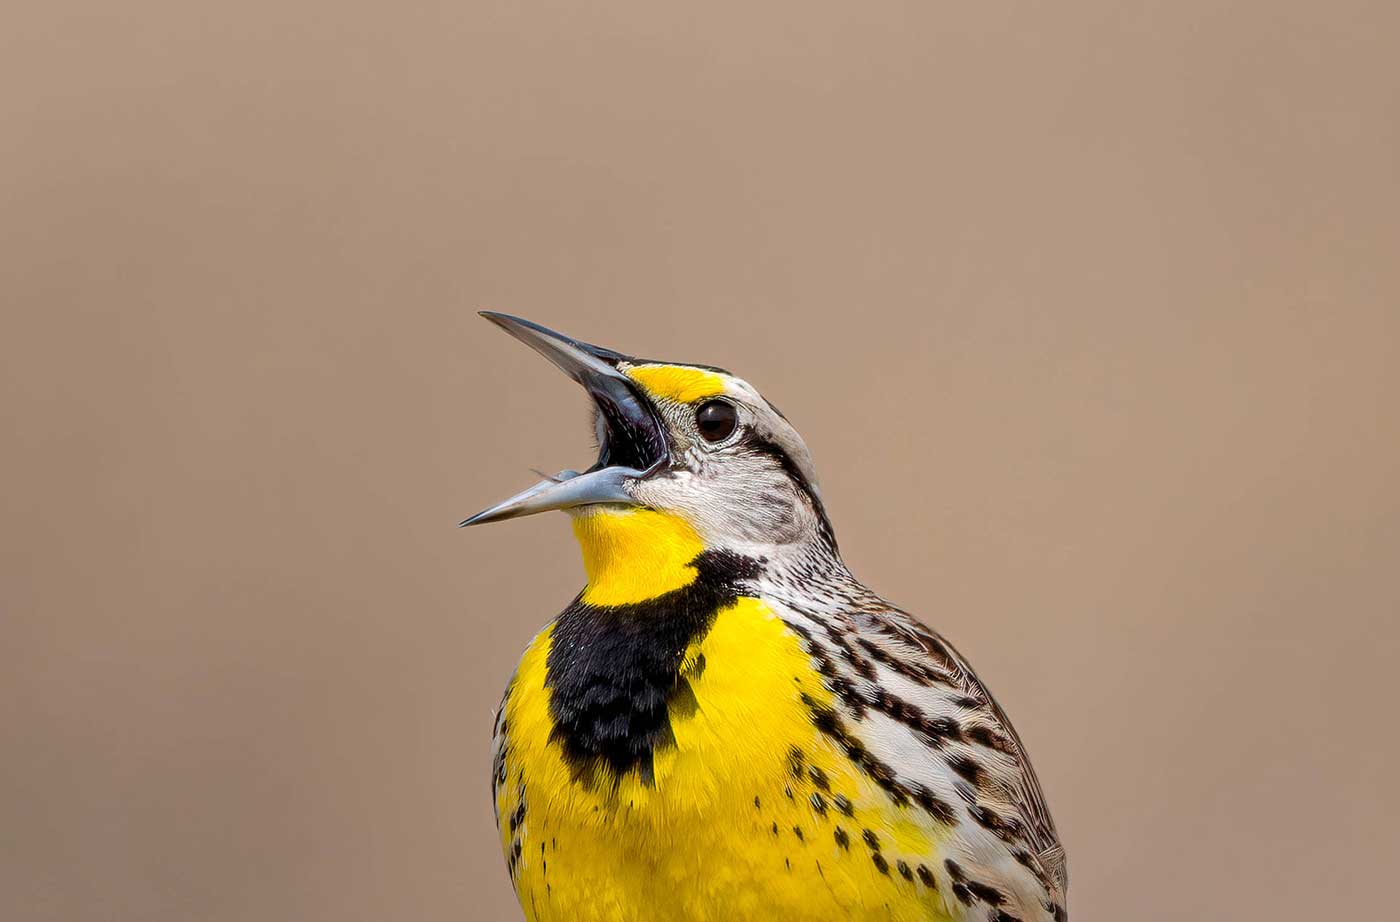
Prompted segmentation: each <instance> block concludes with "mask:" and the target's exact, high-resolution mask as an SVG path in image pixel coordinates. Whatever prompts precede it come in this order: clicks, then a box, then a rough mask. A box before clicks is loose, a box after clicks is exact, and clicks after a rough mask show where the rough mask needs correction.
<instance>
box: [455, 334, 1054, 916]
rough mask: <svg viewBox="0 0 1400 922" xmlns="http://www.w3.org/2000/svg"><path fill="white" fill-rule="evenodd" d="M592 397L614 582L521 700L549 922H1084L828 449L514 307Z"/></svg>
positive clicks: (514, 807) (500, 808)
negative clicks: (838, 519)
mask: <svg viewBox="0 0 1400 922" xmlns="http://www.w3.org/2000/svg"><path fill="white" fill-rule="evenodd" d="M488 316H489V317H490V319H492V320H493V321H494V322H496V323H498V324H500V325H501V326H502V327H503V328H505V329H506V330H507V331H508V332H510V333H511V334H512V335H514V336H516V337H517V338H520V339H522V340H523V341H525V342H527V343H529V344H530V345H531V346H532V347H534V348H536V349H537V350H539V351H540V352H541V353H543V354H544V355H546V356H548V357H549V358H550V359H551V361H553V362H554V363H555V364H557V365H559V367H560V368H562V369H564V370H565V371H566V372H568V373H569V374H570V375H571V376H573V377H574V378H575V380H577V381H579V383H581V384H583V385H584V387H586V388H587V389H588V390H589V393H590V394H591V395H592V396H593V398H594V401H595V405H596V407H597V409H598V413H599V419H598V432H599V439H600V457H599V461H598V464H597V465H595V466H594V467H593V468H592V469H590V470H589V471H587V472H585V473H582V474H579V473H576V472H573V471H564V472H561V473H560V474H559V475H558V476H557V477H553V478H547V479H546V480H545V481H543V482H542V483H540V484H537V485H536V486H535V487H532V488H530V489H528V490H526V491H524V492H522V493H520V494H518V495H517V496H515V497H513V498H511V499H509V500H506V501H505V502H504V503H500V504H498V505H497V506H495V507H492V508H490V509H488V510H486V511H484V512H482V513H480V514H478V515H477V516H474V517H472V518H471V519H469V520H468V521H467V522H466V523H464V524H475V523H477V522H483V521H494V520H497V519H501V518H511V517H514V516H517V515H526V514H530V513H532V512H539V511H544V510H546V509H566V510H568V511H569V512H570V514H571V516H572V517H573V520H574V534H575V535H576V537H577V538H578V541H579V545H580V547H581V549H582V551H583V563H584V569H585V571H586V573H587V577H588V580H587V584H586V586H585V587H584V589H583V591H582V592H581V593H580V594H579V596H578V598H577V599H575V600H574V602H573V603H572V604H571V605H569V606H568V608H567V609H566V610H565V611H564V612H563V613H562V614H561V615H559V617H558V618H556V619H555V620H554V621H553V622H552V623H551V624H550V625H549V627H547V628H546V629H545V630H544V631H542V632H541V633H540V634H539V635H538V636H537V637H536V638H535V640H534V641H533V642H532V643H531V645H530V647H529V649H528V650H526V652H525V655H524V657H523V658H522V659H521V662H520V665H519V668H518V669H517V671H516V674H515V676H514V678H513V679H512V680H511V682H510V685H509V686H508V688H507V690H506V695H505V698H504V700H503V702H502V705H501V708H500V711H499V712H498V714H497V719H496V726H495V733H494V750H493V760H492V794H493V797H494V799H495V804H494V806H495V809H496V818H497V824H498V827H499V830H500V836H501V846H502V848H503V850H504V852H505V855H506V863H507V867H508V870H509V872H510V876H511V880H512V882H513V884H514V886H515V888H516V892H517V895H518V896H519V899H520V903H521V906H522V907H523V908H524V911H525V916H526V918H527V919H528V920H529V922H758V920H765V922H766V920H783V922H843V920H848V922H954V920H956V922H1066V919H1067V913H1066V910H1065V907H1064V893H1065V887H1066V877H1065V870H1064V851H1063V849H1062V848H1061V847H1060V845H1059V841H1058V838H1057V836H1056V834H1055V829H1054V825H1053V823H1052V822H1051V820H1050V816H1049V812H1048V810H1047V809H1046V807H1045V802H1044V798H1043V796H1042V794H1041V792H1040V787H1039V783H1038V782H1037V781H1036V778H1035V775H1034V773H1033V772H1032V771H1031V768H1030V764H1029V762H1028V760H1027V759H1026V757H1025V753H1024V749H1023V747H1022V746H1021V743H1020V740H1019V739H1017V738H1016V735H1015V732H1014V730H1012V729H1011V726H1010V723H1009V722H1008V721H1007V720H1006V716H1005V714H1004V713H1003V712H1002V711H1001V709H1000V708H999V707H998V706H997V704H996V702H995V701H994V700H993V699H992V697H991V695H990V694H988V693H987V691H986V689H985V688H984V687H983V686H982V685H981V683H980V682H979V681H978V680H977V678H976V676H975V675H973V673H972V671H971V669H970V667H968V665H967V663H966V661H965V660H963V659H962V657H961V656H960V655H959V654H958V653H957V652H956V651H955V650H954V649H953V648H952V647H951V646H950V645H948V643H947V642H946V641H945V640H943V639H942V638H941V637H939V636H938V635H937V634H935V633H933V632H932V631H929V630H928V629H927V628H925V627H924V626H922V625H921V624H919V623H918V622H916V621H914V620H913V619H911V618H910V617H909V616H907V615H906V614H904V613H903V612H901V611H899V610H897V609H895V608H893V607H891V606H890V605H889V604H888V603H886V602H884V601H883V600H882V599H880V598H879V597H878V596H876V595H875V594H874V593H872V592H870V590H868V589H866V588H865V587H864V586H863V585H862V584H860V583H859V582H858V581H857V580H856V579H855V578H854V577H853V576H852V575H851V574H850V572H849V571H848V570H847V569H846V568H845V565H844V564H843V563H842V562H841V559H840V555H839V554H838V553H837V550H836V542H835V536H834V532H833V531H832V528H831V523H830V521H829V519H828V518H827V514H826V510H825V507H824V505H823V503H822V500H821V497H820V493H819V491H818V489H817V487H816V482H815V479H814V472H813V470H812V465H811V459H810V456H809V455H808V453H807V450H806V447H805V445H803V444H802V441H801V439H800V437H798V435H797V433H796V432H795V430H793V429H792V427H791V425H790V424H789V423H788V422H787V420H786V418H785V417H784V416H783V415H782V414H781V413H780V412H778V410H777V409H776V408H775V407H773V405H772V404H770V403H768V402H767V401H766V400H764V399H763V398H762V397H761V396H760V395H759V394H758V393H757V392H756V391H754V390H753V388H752V387H751V386H750V385H748V384H747V383H746V382H743V381H741V380H739V379H737V378H735V377H733V376H732V375H729V374H727V373H725V372H722V371H720V370H718V369H713V368H709V367H697V366H683V365H671V364H661V363H655V362H639V361H637V360H634V359H630V358H628V357H626V356H623V355H620V354H619V353H615V352H612V351H610V350H605V349H600V348H599V347H596V346H589V345H587V344H584V343H579V342H577V341H575V340H570V339H568V338H567V337H563V336H560V335H559V334H556V333H553V332H551V331H548V330H545V329H543V328H541V327H538V326H536V325H534V324H530V323H528V322H526V321H522V320H519V319H518V318H509V317H504V316H503V315H488Z"/></svg>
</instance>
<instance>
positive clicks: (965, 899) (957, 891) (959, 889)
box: [953, 884, 972, 906]
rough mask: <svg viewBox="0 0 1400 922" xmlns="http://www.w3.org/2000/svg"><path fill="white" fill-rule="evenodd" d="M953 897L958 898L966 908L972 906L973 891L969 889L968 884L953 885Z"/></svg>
mask: <svg viewBox="0 0 1400 922" xmlns="http://www.w3.org/2000/svg"><path fill="white" fill-rule="evenodd" d="M953 896H956V897H957V898H958V901H959V902H961V903H962V904H963V905H964V906H971V905H972V891H971V890H969V889H967V885H966V884H953Z"/></svg>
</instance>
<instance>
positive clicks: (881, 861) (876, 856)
mask: <svg viewBox="0 0 1400 922" xmlns="http://www.w3.org/2000/svg"><path fill="white" fill-rule="evenodd" d="M870 860H871V861H873V862H875V867H876V868H878V869H879V871H880V873H881V874H889V873H890V863H889V862H888V861H886V860H885V856H884V855H882V854H880V853H879V852H873V853H872V854H871V855H870Z"/></svg>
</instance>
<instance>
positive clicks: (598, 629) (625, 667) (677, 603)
mask: <svg viewBox="0 0 1400 922" xmlns="http://www.w3.org/2000/svg"><path fill="white" fill-rule="evenodd" d="M691 565H692V566H693V567H694V568H695V569H696V570H697V571H698V575H697V578H696V580H695V582H693V583H691V584H690V585H688V586H684V587H682V588H680V589H677V590H675V591H673V592H668V593H666V594H664V595H661V596H658V597H657V598H654V599H648V600H647V601H645V602H638V603H636V604H633V605H620V606H606V607H605V606H594V605H589V604H587V603H585V602H584V601H583V598H582V596H581V595H580V596H579V597H578V598H576V599H575V600H574V601H573V603H572V604H571V605H570V606H569V607H568V608H567V609H565V610H564V613H563V614H561V615H560V616H559V617H558V619H556V621H555V624H554V633H553V635H552V638H551V643H550V650H549V655H548V658H547V660H546V678H545V685H546V687H547V688H548V689H549V693H550V699H549V710H550V715H551V716H552V717H553V718H554V731H553V734H552V738H553V739H554V740H555V741H557V742H558V743H560V744H561V746H562V747H563V750H564V756H565V758H566V759H567V760H568V761H569V762H570V763H571V766H572V767H573V769H574V772H575V775H576V777H578V778H580V779H591V778H594V777H596V776H597V771H596V768H597V767H602V768H604V769H606V770H608V771H610V772H611V773H612V775H613V777H614V779H616V778H620V777H621V776H622V775H624V774H626V773H627V772H629V771H631V770H634V769H635V770H636V771H637V772H638V773H639V775H640V777H641V779H642V781H643V782H644V783H650V782H651V780H652V777H653V776H652V755H653V753H654V751H655V750H657V749H664V748H666V747H668V746H672V745H674V743H675V738H674V736H673V735H672V733H671V723H670V721H671V712H672V710H673V709H675V710H676V712H677V713H678V714H679V713H684V712H691V713H693V711H694V709H695V707H696V703H695V695H694V692H693V691H692V690H691V688H690V683H689V681H688V680H687V678H686V677H685V676H683V675H682V674H681V666H682V663H683V660H684V656H685V650H686V648H687V647H688V646H689V645H690V644H691V643H692V642H694V641H696V640H698V639H699V638H701V637H703V636H704V635H705V634H706V633H707V632H708V631H709V629H710V626H711V625H712V624H713V623H714V618H715V615H716V613H717V612H718V611H719V610H720V609H721V608H724V607H725V606H727V605H729V604H730V603H731V602H733V600H734V599H736V598H738V596H739V593H740V589H739V583H740V582H741V581H742V580H743V579H745V578H748V577H751V576H753V575H756V574H757V572H758V568H759V564H758V563H757V562H756V561H754V560H752V559H750V558H746V557H741V556H739V555H737V554H732V553H729V552H726V551H714V550H711V551H705V552H704V553H702V554H700V555H699V556H698V557H696V558H695V560H694V561H692V563H691Z"/></svg>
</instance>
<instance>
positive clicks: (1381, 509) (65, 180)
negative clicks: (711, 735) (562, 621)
mask: <svg viewBox="0 0 1400 922" xmlns="http://www.w3.org/2000/svg"><path fill="white" fill-rule="evenodd" d="M597 7H598V8H595V9H591V10H590V9H582V8H580V6H579V5H578V4H573V3H563V2H559V3H549V4H518V3H499V4H483V3H478V2H471V0H457V2H451V3H429V4H421V5H413V6H406V5H403V4H388V3H366V2H350V3H332V2H329V0H292V2H286V0H278V2H268V0H255V2H250V3H237V4H190V3H186V2H176V0H132V2H128V3H118V4H113V3H105V2H97V0H77V2H55V3H44V4H38V3H33V2H28V3H25V4H24V5H23V6H22V8H19V9H16V8H15V7H14V6H10V7H8V8H7V12H6V14H5V17H4V19H5V26H4V28H3V30H0V304H2V305H3V328H0V350H2V351H3V354H2V356H0V357H3V365H2V366H0V422H2V423H3V430H2V431H3V439H4V442H3V475H4V485H3V491H2V492H0V517H2V518H0V523H2V524H0V577H2V578H3V582H2V583H0V605H2V606H3V624H0V631H3V634H0V667H2V668H3V673H0V734H3V736H2V737H0V744H2V745H3V752H2V753H0V918H3V919H5V920H7V922H39V920H83V922H87V920H94V922H96V920H172V922H173V920H216V922H233V920H249V922H253V920H256V922H266V920H327V922H331V920H334V922H351V920H384V919H414V920H457V919H482V920H497V919H502V920H509V919H516V918H519V916H518V911H517V910H516V908H515V906H514V901H513V898H512V896H511V894H510V890H509V885H508V882H507V879H506V876H505V873H504V870H503V867H502V862H501V861H500V859H499V856H498V855H497V852H496V844H495V836H494V832H493V830H492V825H491V815H490V807H489V803H488V798H487V771H488V769H487V765H488V754H487V745H488V736H489V721H490V715H491V712H492V709H493V707H494V705H495V703H496V701H497V699H498V697H499V694H500V690H501V688H502V687H503V685H504V683H505V680H506V677H507V676H508V674H509V673H510V671H511V669H512V667H513V664H514V661H515V658H516V656H517V654H518V651H519V650H520V649H521V648H522V646H523V645H524V644H525V642H526V641H527V639H528V638H529V637H530V636H531V634H532V633H533V632H534V631H535V630H537V629H538V628H539V627H540V626H541V625H542V624H543V623H544V622H545V621H546V620H547V619H548V618H549V617H550V616H551V615H552V614H553V613H555V612H556V611H558V610H559V609H560V608H561V607H562V606H563V605H564V604H565V603H566V602H567V600H568V599H569V597H570V596H571V595H572V593H573V592H574V591H575V590H576V589H577V588H578V586H579V585H580V577H581V570H580V566H579V564H578V561H577V554H576V549H575V548H574V547H573V545H572V540H571V538H570V536H569V533H568V529H567V528H566V525H565V522H564V520H563V518H562V517H540V518H535V519H529V520H525V521H520V522H513V523H507V524H504V525H499V526H493V527H490V528H483V529H480V530H472V531H468V532H462V531H458V530H456V529H455V528H454V525H455V523H456V521H457V520H458V519H460V518H461V517H463V516H465V515H467V514H469V513H471V512H474V511H476V510H477V509H479V508H481V507H482V506H484V505H486V504H488V503H489V502H492V501H495V500H497V499H499V498H501V497H503V496H505V495H506V494H508V493H510V492H513V491H514V490H516V489H518V488H519V487H521V486H523V485H525V484H527V483H529V482H531V480H532V479H533V475H532V474H530V473H529V468H530V467H531V466H535V467H540V468H547V469H550V470H555V469H558V468H559V467H563V466H565V465H582V464H586V463H588V461H589V456H588V455H589V450H588V447H587V445H588V440H587V423H586V418H587V413H586V403H585V399H584V398H583V397H582V396H581V395H580V394H578V393H576V392H575V389H574V388H573V386H572V385H571V384H569V382H567V381H566V380H565V379H563V378H562V377H561V376H559V375H557V374H556V373H555V372H554V371H553V370H552V369H551V368H549V367H548V366H547V365H546V364H545V363H544V362H542V361H541V360H539V359H538V358H537V357H535V356H533V355H532V354H530V353H528V352H527V351H526V350H524V349H523V348H522V347H520V346H519V345H518V344H516V343H513V342H512V341H510V340H509V339H508V338H506V337H505V336H503V335H501V333H500V332H499V331H497V330H495V329H493V328H492V327H491V326H490V325H488V324H486V323H484V322H482V321H480V320H478V319H476V317H475V316H474V312H475V310H476V309H477V308H479V307H484V306H490V307H495V308H498V309H502V310H507V311H510V312H514V313H519V314H522V315H524V316H527V317H530V318H532V319H536V320H539V321H542V322H545V323H548V324H551V325H555V326H558V327H560V328H562V329H564V330H566V331H568V332H571V333H574V334H576V335H579V336H582V337H584V338H587V339H591V340H594V341H596V342H600V343H603V344H606V345H609V346H614V347H617V348H620V349H623V350H632V351H636V352H639V353H644V354H648V355H654V356H661V357H669V358H675V359H680V360H691V361H698V362H709V363H715V364H721V365H725V366H727V367H730V368H732V369H734V370H736V371H737V372H739V373H741V374H743V375H745V376H747V377H749V378H750V379H752V380H753V381H754V382H756V383H757V385H758V386H759V387H761V388H763V389H764V390H765V392H766V393H767V395H768V396H769V397H771V398H772V399H773V400H774V401H775V402H777V403H778V404H779V405H780V406H782V407H783V408H784V410H785V411H786V412H787V413H788V415H789V416H790V417H791V418H792V419H793V420H794V421H795V422H796V424H797V425H798V427H799V428H800V429H801V430H802V431H803V432H804V433H805V434H806V436H807V438H808V441H809V442H810V444H811V447H812V449H813V451H814V453H815V455H816V458H817V461H818V465H819V469H820V471H821V474H822V478H823V483H824V486H825V490H826V495H827V497H828V504H829V507H830V510H831V512H832V515H833V517H834V519H835V523H836V526H837V530H838V532H839V534H840V537H841V539H842V546H843V548H845V549H846V551H847V556H848V560H849V563H850V564H851V566H852V567H853V569H854V570H855V571H856V572H857V573H858V574H859V575H861V576H862V577H863V578H865V579H866V580H867V581H868V582H870V583H871V584H872V585H874V586H875V587H877V588H878V589H879V590H881V591H882V592H883V593H885V594H886V595H888V596H889V597H890V598H892V599H894V600H896V601H897V602H899V603H901V604H903V605H905V606H906V607H908V608H910V609H912V610H913V611H915V612H917V613H919V614H920V615H921V616H922V617H924V618H925V619H926V620H928V621H929V623H931V624H933V625H935V626H937V627H938V628H939V629H941V630H943V631H944V632H946V633H947V634H948V635H949V636H950V637H951V638H952V639H953V640H954V641H955V642H956V643H958V644H959V645H960V646H961V647H962V648H963V649H964V651H965V652H966V653H968V655H969V656H970V657H971V658H972V660H973V661H974V663H975V664H976V665H977V666H978V668H979V669H980V670H981V672H982V674H983V676H984V677H985V678H986V679H987V681H988V682H989V683H990V684H991V686H992V688H994V689H995V690H996V693H997V694H998V695H999V696H1000V698H1001V699H1002V701H1003V703H1004V704H1005V705H1006V707H1007V708H1008V709H1009V711H1010V712H1011V714H1012V715H1013V717H1014V718H1015V720H1016V723H1017V725H1018V727H1019V728H1020V730H1021V733H1022V735H1023V736H1024V737H1025V738H1026V741H1027V743H1028V746H1029V747H1030V749H1031V751H1032V753H1033V754H1034V756H1035V762H1036V765H1037V766H1038V768H1039V771H1040V774H1041V777H1042V779H1043V780H1044V783H1045V786H1046V789H1047V791H1048V793H1049V798H1050V801H1051V804H1052V807H1053V808H1054V812H1055V816H1056V818H1057V820H1058V822H1059V825H1060V827H1061V830H1062V832H1063V835H1064V838H1065V840H1066V843H1067V845H1068V848H1069V854H1070V867H1071V877H1072V881H1073V885H1072V888H1071V906H1072V910H1073V917H1074V918H1076V919H1078V920H1082V922H1091V920H1168V919H1192V920H1203V919H1221V920H1239V919H1251V920H1253V919H1259V920H1294V919H1296V920H1310V922H1311V920H1317V919H1336V918H1383V917H1386V916H1387V915H1388V914H1389V913H1390V912H1391V911H1392V910H1393V901H1392V900H1391V899H1390V897H1389V893H1390V891H1391V890H1392V889H1393V887H1392V886H1391V884H1392V882H1393V878H1394V873H1395V863H1396V860H1397V858H1400V841H1397V832H1396V825H1397V814H1398V813H1400V799H1397V793H1396V791H1397V787H1396V785H1395V781H1394V777H1395V773H1396V768H1395V764H1394V760H1395V758H1396V756H1397V754H1398V753H1400V747H1397V741H1396V730H1395V725H1396V720H1395V715H1394V708H1395V703H1396V700H1397V684H1400V683H1397V680H1396V675H1395V673H1396V669H1397V653H1400V650H1397V646H1400V628H1397V624H1396V622H1397V615H1400V533H1397V529H1400V476H1397V474H1400V438H1397V412H1396V407H1395V403H1396V397H1397V392H1398V390H1397V389H1400V367H1397V365H1398V363H1400V347H1398V346H1397V343H1400V216H1398V215H1400V15H1398V14H1397V13H1396V12H1395V10H1396V7H1395V5H1394V4H1390V3H1381V2H1376V3H1359V2H1345V3H1329V4H1323V3H1314V4H1305V3H1282V4H1281V3H1276V2H1262V0H1261V2H1248V3H1243V2H1242V3H1236V4H1217V3H1185V4H1154V5H1142V4H1121V3H1113V2H1096V3H1078V4H1073V5H1068V6H1067V5H1064V4H1025V5H1007V4H999V3H995V4H958V5H952V4H946V3H930V2H920V3H908V4H888V3H876V4H846V3H820V4H810V3H809V4H762V5H758V6H755V5H752V4H747V3H724V4H719V5H714V4H708V5H699V4H685V5H674V6H672V5H667V6H665V7H662V6H658V5H655V4H652V3H643V2H615V3H609V4H599V5H597ZM1154 7H1155V8H1154Z"/></svg>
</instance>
